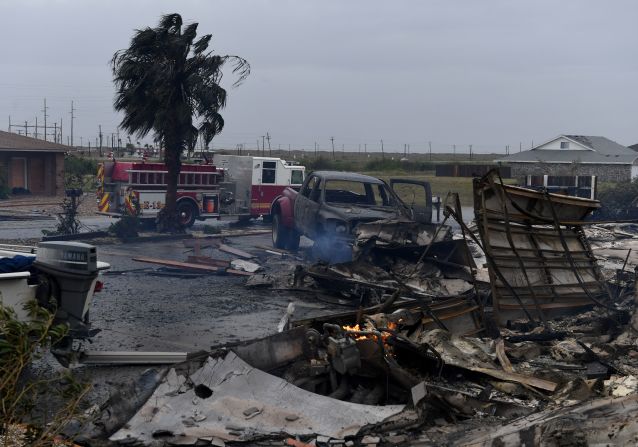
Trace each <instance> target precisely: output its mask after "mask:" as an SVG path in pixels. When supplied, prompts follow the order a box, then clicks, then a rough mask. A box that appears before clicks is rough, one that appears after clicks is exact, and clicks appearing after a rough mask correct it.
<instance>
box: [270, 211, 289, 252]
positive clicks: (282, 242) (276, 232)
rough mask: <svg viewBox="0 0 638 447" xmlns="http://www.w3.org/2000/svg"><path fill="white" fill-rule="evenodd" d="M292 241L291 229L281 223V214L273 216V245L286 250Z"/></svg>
mask: <svg viewBox="0 0 638 447" xmlns="http://www.w3.org/2000/svg"><path fill="white" fill-rule="evenodd" d="M289 240H290V229H288V228H287V227H285V226H284V224H283V222H282V221H281V214H279V213H276V214H274V215H273V216H272V245H273V247H275V248H283V249H285V248H286V246H287V245H288V241H289Z"/></svg>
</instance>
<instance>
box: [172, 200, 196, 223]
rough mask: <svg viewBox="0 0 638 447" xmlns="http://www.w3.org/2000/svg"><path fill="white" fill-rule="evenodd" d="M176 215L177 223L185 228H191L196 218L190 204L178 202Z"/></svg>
mask: <svg viewBox="0 0 638 447" xmlns="http://www.w3.org/2000/svg"><path fill="white" fill-rule="evenodd" d="M177 215H178V216H179V223H180V224H182V225H184V226H185V227H192V226H193V224H194V223H195V218H196V217H197V210H196V209H195V207H194V206H193V204H192V203H190V202H180V203H178V204H177Z"/></svg>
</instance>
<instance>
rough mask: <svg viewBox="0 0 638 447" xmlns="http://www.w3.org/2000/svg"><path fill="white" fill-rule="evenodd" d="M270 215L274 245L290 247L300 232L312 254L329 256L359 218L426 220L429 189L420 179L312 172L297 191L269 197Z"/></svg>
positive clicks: (346, 242) (343, 245)
mask: <svg viewBox="0 0 638 447" xmlns="http://www.w3.org/2000/svg"><path fill="white" fill-rule="evenodd" d="M271 215H272V240H273V245H274V246H275V247H277V248H285V249H289V250H296V249H297V248H298V247H299V238H300V236H301V235H304V236H306V237H308V238H310V239H312V240H313V241H314V242H315V248H316V250H317V254H318V257H320V258H322V259H326V260H329V259H330V258H333V257H334V256H333V255H334V254H335V252H336V251H339V250H342V249H345V250H346V251H347V250H348V249H349V247H350V246H351V245H352V240H353V233H354V230H355V228H356V227H357V225H359V224H361V223H367V222H375V221H379V220H388V219H404V220H409V221H415V222H419V223H429V222H431V220H432V193H431V189H430V185H429V183H427V182H422V181H416V180H407V179H392V180H391V181H390V185H388V184H387V183H386V182H384V181H383V180H380V179H377V178H375V177H370V176H367V175H362V174H355V173H351V172H335V171H315V172H313V173H312V174H310V175H309V176H308V177H307V178H306V181H305V182H304V183H303V185H302V186H301V189H300V190H299V192H297V191H295V190H294V189H292V188H286V189H285V190H284V192H283V194H282V195H281V196H279V197H277V198H275V200H274V201H273V203H272V206H271ZM330 260H334V259H330Z"/></svg>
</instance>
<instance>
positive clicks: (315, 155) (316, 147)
mask: <svg viewBox="0 0 638 447" xmlns="http://www.w3.org/2000/svg"><path fill="white" fill-rule="evenodd" d="M316 158H317V142H316V141H315V159H316Z"/></svg>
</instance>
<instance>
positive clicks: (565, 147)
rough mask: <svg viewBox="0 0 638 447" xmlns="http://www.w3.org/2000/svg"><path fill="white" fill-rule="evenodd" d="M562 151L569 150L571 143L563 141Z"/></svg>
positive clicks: (561, 143)
mask: <svg viewBox="0 0 638 447" xmlns="http://www.w3.org/2000/svg"><path fill="white" fill-rule="evenodd" d="M560 148H561V149H569V141H561V142H560Z"/></svg>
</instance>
